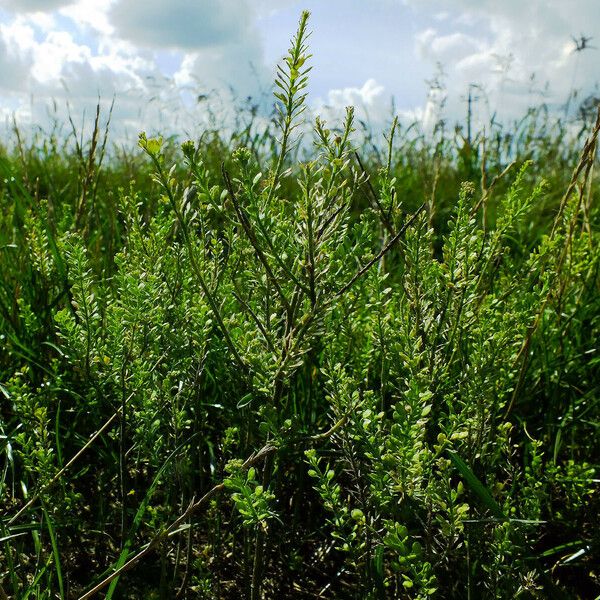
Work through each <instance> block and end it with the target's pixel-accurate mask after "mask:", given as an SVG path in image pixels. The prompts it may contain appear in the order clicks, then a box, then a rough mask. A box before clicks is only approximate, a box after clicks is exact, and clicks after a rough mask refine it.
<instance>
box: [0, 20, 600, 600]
mask: <svg viewBox="0 0 600 600" xmlns="http://www.w3.org/2000/svg"><path fill="white" fill-rule="evenodd" d="M307 34H308V14H306V13H305V14H303V15H302V17H301V19H300V23H299V26H298V30H297V32H296V34H295V36H294V37H293V39H292V42H291V46H290V49H289V51H288V53H287V55H286V58H285V60H284V61H283V62H282V64H281V65H280V68H279V69H278V72H277V76H276V80H275V86H274V89H275V109H274V112H273V118H272V119H271V121H270V122H269V123H268V125H267V126H266V127H264V126H263V125H262V123H261V122H259V121H258V120H257V119H255V118H254V117H253V115H252V114H244V115H240V123H245V125H244V126H240V128H239V130H238V131H236V132H234V133H233V134H231V135H230V134H225V133H224V131H225V130H223V131H207V132H204V134H203V135H202V136H201V137H200V138H199V139H197V140H194V141H186V142H184V143H179V142H177V138H176V137H172V138H165V139H164V140H163V139H162V138H154V137H147V136H146V135H145V134H141V135H140V139H139V147H138V148H135V149H131V150H122V149H119V148H118V147H117V146H115V145H112V143H111V139H110V137H109V135H108V129H109V127H108V125H105V122H106V121H107V120H108V117H109V115H107V114H100V113H99V114H98V115H97V118H96V122H95V127H94V130H93V133H92V134H91V136H90V137H89V139H85V138H83V137H82V136H79V135H78V133H77V131H75V127H73V135H72V136H66V137H64V136H63V137H61V136H59V135H54V134H52V133H50V134H38V135H34V136H33V137H27V136H25V135H21V134H20V133H19V131H18V130H16V131H15V139H14V144H8V143H7V144H5V145H4V146H3V147H1V148H0V599H2V600H5V599H7V598H13V599H16V600H17V599H18V600H25V599H31V600H34V599H35V600H49V599H58V598H60V599H63V600H64V599H72V598H73V599H78V598H79V599H81V600H84V599H87V598H106V599H111V598H113V599H117V598H123V599H129V598H131V599H141V598H156V599H161V600H167V599H175V598H181V599H193V598H207V599H218V598H235V599H239V598H248V599H251V600H259V599H261V598H265V599H267V598H277V599H279V598H348V599H367V598H370V599H379V598H407V599H408V598H412V599H417V598H419V599H425V598H440V599H445V598H459V599H476V598H559V599H560V598H598V597H600V570H599V564H600V533H599V531H600V527H599V526H600V522H599V519H598V514H599V512H600V495H599V493H598V488H599V483H600V475H599V474H598V465H599V462H600V435H599V433H600V432H599V429H600V358H599V350H598V343H599V342H598V340H600V275H599V267H600V247H599V243H600V211H599V209H598V200H599V184H598V176H597V174H596V173H595V171H594V164H595V161H596V155H597V138H598V133H599V130H600V119H598V118H597V117H596V115H595V114H592V116H590V112H592V113H594V111H593V110H592V111H590V110H586V111H582V113H581V118H579V119H578V120H572V121H570V122H568V123H567V122H565V121H564V120H563V121H561V120H559V119H557V118H555V117H554V116H552V114H550V113H549V112H548V111H547V110H546V109H545V107H543V106H541V107H539V108H533V109H531V110H530V111H529V112H528V113H527V114H526V115H524V116H523V119H522V120H520V121H518V122H515V123H513V124H512V125H507V124H503V125H501V124H499V123H494V122H491V123H489V124H487V126H486V127H485V129H483V128H482V129H481V130H480V131H479V130H478V128H477V127H476V126H475V125H474V124H473V123H472V122H471V118H470V115H468V116H467V122H466V123H465V125H464V126H463V127H461V126H458V127H456V128H454V127H450V125H449V124H447V123H446V124H445V123H442V122H440V123H439V124H438V126H437V127H436V128H435V130H434V131H433V132H428V133H422V132H420V130H419V128H418V127H416V126H413V127H407V126H406V125H403V124H401V123H399V122H398V121H397V120H392V121H391V122H390V126H389V128H388V129H387V131H386V132H385V134H383V135H380V134H379V133H378V132H376V131H369V130H368V128H367V129H366V128H365V126H364V124H361V123H360V122H359V120H358V119H355V116H354V112H353V110H352V108H348V109H347V111H346V114H345V115H340V121H339V123H336V124H334V123H325V122H323V121H321V120H320V119H318V118H317V119H316V120H315V119H314V118H313V117H311V116H309V110H308V108H307V104H306V98H305V95H306V86H307V82H308V77H309V71H310V54H309V52H310V51H309V48H308V41H307ZM587 108H588V109H589V108H590V105H589V103H588V105H587ZM592 108H593V107H592ZM169 133H171V132H165V134H169Z"/></svg>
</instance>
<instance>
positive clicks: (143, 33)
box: [109, 0, 253, 49]
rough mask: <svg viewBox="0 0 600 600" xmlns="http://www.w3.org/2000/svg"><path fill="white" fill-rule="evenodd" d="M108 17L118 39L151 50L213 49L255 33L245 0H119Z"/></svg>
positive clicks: (249, 10)
mask: <svg viewBox="0 0 600 600" xmlns="http://www.w3.org/2000/svg"><path fill="white" fill-rule="evenodd" d="M109 18H110V22H111V23H112V24H113V26H114V27H115V32H116V34H117V35H118V36H120V37H122V38H124V39H128V40H130V41H132V42H134V43H136V44H139V45H142V46H149V47H152V48H157V47H165V48H185V49H197V48H203V47H214V46H218V45H223V44H227V43H231V42H235V41H238V40H240V39H241V38H243V37H244V36H247V35H249V34H251V33H253V31H252V22H253V19H252V11H251V9H250V6H249V4H248V3H247V2H245V1H237V2H230V1H222V0H203V1H202V2H190V1H189V0H170V2H169V3H168V5H166V4H165V2H164V0H146V1H145V2H140V1H139V0H120V1H119V2H117V3H116V4H114V6H112V8H111V10H110V12H109Z"/></svg>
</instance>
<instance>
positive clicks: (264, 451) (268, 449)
mask: <svg viewBox="0 0 600 600" xmlns="http://www.w3.org/2000/svg"><path fill="white" fill-rule="evenodd" d="M276 451H277V447H276V446H273V445H271V444H267V445H266V446H263V447H262V448H261V449H260V450H259V451H258V452H256V453H254V454H252V455H251V456H249V457H248V458H247V459H246V460H245V461H244V463H243V464H242V467H241V468H242V470H244V471H246V470H248V469H249V468H250V467H251V466H252V465H254V464H256V463H257V462H259V461H260V460H261V459H262V458H264V457H265V456H267V455H269V454H272V453H273V452H276ZM224 489H225V482H221V483H218V484H217V485H215V486H213V487H212V488H211V489H210V490H208V492H206V494H204V496H202V497H201V498H200V499H199V500H195V499H194V498H192V501H191V502H190V504H189V505H188V507H187V508H186V510H185V511H184V512H183V513H182V514H181V515H179V517H177V519H175V520H174V521H173V522H172V523H171V524H170V525H169V526H168V527H167V528H166V529H164V530H163V531H161V532H160V533H158V534H157V535H156V536H154V537H153V538H152V539H151V540H150V542H148V544H146V546H145V547H144V548H143V549H142V550H140V551H139V552H138V553H137V554H135V555H134V556H133V557H132V558H130V559H129V560H128V561H127V562H126V563H125V564H124V565H123V566H122V567H120V568H118V569H117V570H116V571H113V572H112V573H111V574H110V575H108V576H107V577H105V578H104V579H103V580H102V581H101V582H100V583H98V584H96V585H95V586H94V587H93V588H92V589H91V590H89V591H87V592H86V593H85V594H83V596H81V597H80V598H79V600H87V599H88V598H92V597H93V596H95V595H96V594H97V593H98V592H100V591H102V590H103V589H104V588H105V587H106V586H107V585H108V584H109V583H110V582H111V581H112V580H113V579H115V578H116V577H119V576H120V575H121V574H122V573H124V572H125V571H129V570H130V569H132V568H133V567H135V565H137V563H138V562H139V561H140V560H141V559H142V558H144V556H146V554H149V553H150V552H151V551H152V550H154V548H156V547H157V546H159V545H160V544H161V543H162V542H163V541H164V540H166V539H167V538H168V537H169V536H170V535H171V534H173V533H175V532H176V531H177V530H178V529H179V527H180V525H182V524H183V523H185V522H186V521H187V520H188V519H189V518H190V517H191V516H192V515H193V514H194V513H195V512H196V511H197V510H198V509H199V508H200V507H201V506H202V505H204V504H206V503H207V502H208V501H209V500H210V499H211V498H212V497H213V496H216V495H217V494H218V493H220V492H222V491H223V490H224Z"/></svg>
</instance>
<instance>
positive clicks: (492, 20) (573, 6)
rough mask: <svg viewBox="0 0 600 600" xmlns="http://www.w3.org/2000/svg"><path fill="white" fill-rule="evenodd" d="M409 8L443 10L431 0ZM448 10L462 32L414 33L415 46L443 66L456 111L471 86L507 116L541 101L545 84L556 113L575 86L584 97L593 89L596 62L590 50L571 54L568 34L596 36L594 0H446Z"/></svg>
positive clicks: (451, 105) (411, 0) (452, 110)
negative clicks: (582, 33)
mask: <svg viewBox="0 0 600 600" xmlns="http://www.w3.org/2000/svg"><path fill="white" fill-rule="evenodd" d="M409 3H410V4H412V5H413V7H414V9H415V11H423V10H431V11H437V10H439V8H440V3H439V2H434V1H433V0H419V1H418V2H417V0H409ZM443 6H444V9H445V10H446V11H447V12H449V13H451V14H453V15H454V27H455V29H457V31H453V32H451V33H448V32H438V31H436V30H435V29H432V28H428V29H425V30H423V31H421V32H420V33H419V34H418V35H417V36H416V38H415V49H416V52H417V54H418V56H421V57H422V58H425V59H428V60H429V61H431V62H439V63H442V64H443V65H444V67H445V69H446V72H447V78H446V84H447V87H448V98H449V101H450V103H449V106H448V110H449V112H450V113H451V114H460V113H459V112H457V111H459V110H460V107H459V104H460V102H459V98H460V96H461V94H462V95H464V94H465V93H466V90H467V88H468V86H469V84H471V83H477V84H480V85H481V86H482V89H484V90H485V91H486V93H487V97H488V99H489V103H490V109H491V110H498V111H500V113H501V114H503V115H504V116H509V117H512V116H516V115H517V114H518V113H519V112H522V111H523V110H524V108H525V107H526V106H527V105H528V104H532V103H536V102H539V101H540V99H542V98H541V97H540V90H541V89H543V88H545V86H546V84H547V85H548V87H547V91H546V93H545V96H544V97H543V100H544V101H546V102H548V103H549V104H550V105H551V106H554V107H555V108H559V107H560V105H561V104H562V103H564V102H565V101H566V99H567V97H568V95H569V93H570V92H571V91H572V87H573V86H574V87H575V88H578V87H582V88H584V95H585V93H589V92H591V90H592V89H593V86H594V84H595V83H596V81H597V78H598V71H597V58H598V57H597V56H596V53H595V52H594V51H593V50H589V51H586V52H582V53H579V54H574V53H573V49H574V44H573V42H572V40H571V39H570V36H571V35H572V34H573V35H577V36H578V35H580V32H584V33H586V34H587V35H594V33H595V32H596V31H597V29H598V25H599V24H600V20H599V18H598V16H599V13H598V3H597V1H596V0H576V1H571V2H565V1H564V0H529V1H528V2H522V1H521V0H503V1H502V2H496V1H492V0H447V1H446V2H444V3H443ZM445 26H446V27H447V26H448V24H447V23H445ZM533 74H535V81H536V82H538V83H537V86H533V85H532V75H533ZM536 90H537V91H536ZM585 90H587V92H586V91H585Z"/></svg>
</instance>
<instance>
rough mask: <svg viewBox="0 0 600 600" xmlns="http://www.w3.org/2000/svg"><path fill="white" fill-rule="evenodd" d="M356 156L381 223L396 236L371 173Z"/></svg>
mask: <svg viewBox="0 0 600 600" xmlns="http://www.w3.org/2000/svg"><path fill="white" fill-rule="evenodd" d="M354 156H355V157H356V161H357V162H358V166H359V167H360V170H361V171H362V172H363V175H364V176H365V181H366V183H367V187H368V188H369V191H370V192H371V196H372V198H373V201H374V202H375V206H376V207H377V210H378V211H379V214H380V215H381V222H382V223H383V226H384V227H385V228H386V229H387V231H388V233H389V234H390V235H391V236H394V235H395V232H394V228H393V227H392V224H391V223H390V220H389V219H388V217H387V215H386V213H385V210H383V206H382V205H381V202H380V201H379V197H378V196H377V192H376V191H375V189H374V188H373V184H372V183H371V176H370V175H369V173H367V170H366V169H365V167H364V165H363V163H362V160H360V155H359V154H358V152H356V151H355V152H354Z"/></svg>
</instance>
